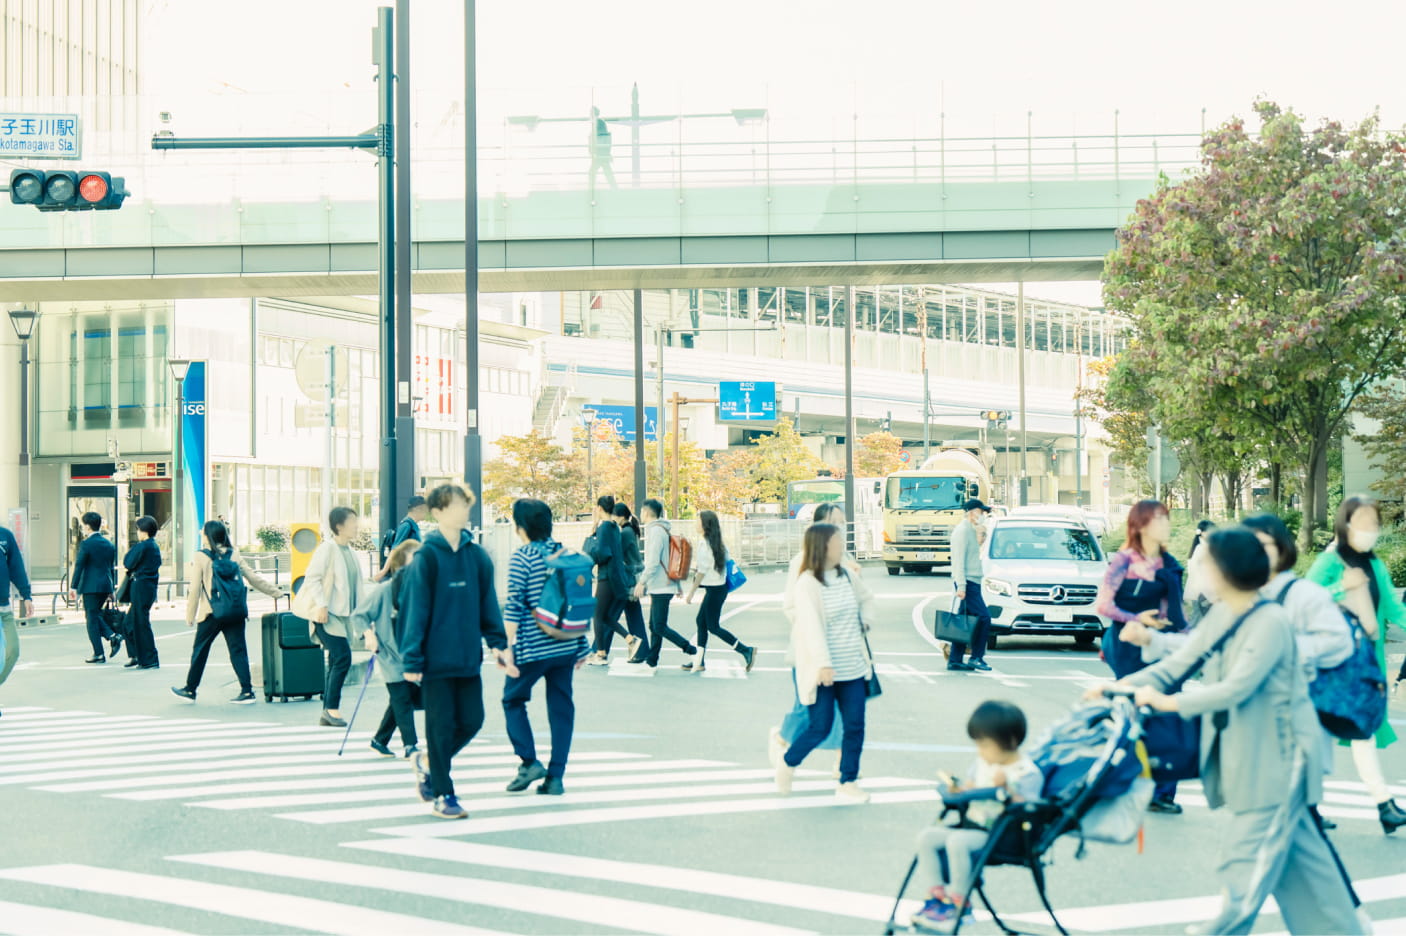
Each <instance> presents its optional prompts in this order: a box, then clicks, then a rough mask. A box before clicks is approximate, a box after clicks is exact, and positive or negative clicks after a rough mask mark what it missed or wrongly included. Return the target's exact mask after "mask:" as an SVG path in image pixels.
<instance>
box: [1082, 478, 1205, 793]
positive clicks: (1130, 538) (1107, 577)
mask: <svg viewBox="0 0 1406 936" xmlns="http://www.w3.org/2000/svg"><path fill="white" fill-rule="evenodd" d="M1171 536H1172V522H1171V516H1170V515H1169V514H1168V512H1167V506H1166V505H1165V504H1163V503H1162V502H1161V501H1155V500H1145V501H1139V502H1138V503H1137V504H1136V505H1135V506H1134V507H1133V509H1132V510H1131V511H1130V512H1129V513H1128V534H1127V538H1126V540H1125V541H1124V543H1123V548H1122V549H1120V550H1118V551H1117V552H1116V553H1114V554H1113V555H1112V556H1111V557H1109V561H1108V571H1107V572H1106V573H1105V574H1104V577H1103V587H1101V588H1100V589H1099V592H1098V603H1097V606H1096V609H1095V610H1097V611H1098V613H1099V614H1101V615H1103V616H1104V617H1106V618H1108V619H1109V620H1110V621H1112V622H1113V625H1112V626H1111V627H1109V628H1108V630H1106V631H1104V633H1103V659H1104V662H1105V663H1107V664H1108V665H1109V667H1110V668H1111V669H1112V670H1113V675H1114V676H1115V677H1116V678H1118V679H1122V678H1124V677H1125V676H1128V675H1131V674H1132V673H1136V672H1137V671H1138V670H1140V669H1142V668H1143V667H1144V666H1146V665H1147V664H1146V663H1144V662H1143V659H1142V648H1141V647H1139V646H1137V645H1136V644H1133V643H1129V642H1127V641H1123V640H1119V639H1118V638H1119V635H1120V634H1121V633H1122V631H1123V627H1124V625H1126V624H1131V623H1133V622H1137V623H1140V624H1142V625H1144V626H1146V627H1150V628H1152V629H1154V630H1159V631H1183V630H1186V628H1187V624H1186V617H1185V615H1184V614H1183V613H1182V606H1181V602H1182V567H1181V563H1179V562H1177V560H1176V558H1175V557H1174V556H1172V554H1171V553H1169V552H1167V541H1168V540H1170V539H1171ZM1176 793H1177V786H1176V783H1168V784H1159V785H1158V787H1157V791H1156V793H1155V794H1153V797H1152V805H1151V806H1150V807H1149V809H1151V810H1152V811H1153V812H1160V813H1170V814H1173V815H1175V814H1177V813H1180V812H1181V807H1180V806H1178V805H1177V803H1176Z"/></svg>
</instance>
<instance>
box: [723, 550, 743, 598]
mask: <svg viewBox="0 0 1406 936" xmlns="http://www.w3.org/2000/svg"><path fill="white" fill-rule="evenodd" d="M726 575H727V590H728V593H729V594H731V593H732V592H735V591H737V589H739V588H741V587H742V586H743V585H746V584H747V575H746V573H745V572H743V571H742V569H741V567H740V566H738V565H737V563H736V562H734V561H732V559H730V558H729V559H728V560H727V569H726Z"/></svg>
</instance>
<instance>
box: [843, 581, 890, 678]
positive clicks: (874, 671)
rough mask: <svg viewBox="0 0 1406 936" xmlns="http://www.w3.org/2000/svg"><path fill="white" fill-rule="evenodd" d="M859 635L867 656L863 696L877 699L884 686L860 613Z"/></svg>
mask: <svg viewBox="0 0 1406 936" xmlns="http://www.w3.org/2000/svg"><path fill="white" fill-rule="evenodd" d="M841 574H842V575H844V577H845V578H849V573H848V572H844V571H843V570H841ZM859 636H860V637H863V638H864V655H865V656H867V657H868V658H869V678H868V679H866V680H864V698H866V699H877V698H878V697H879V696H881V695H883V694H884V687H883V686H882V685H881V684H880V683H879V664H877V663H875V662H874V651H872V650H870V649H869V628H868V627H867V626H866V625H865V623H864V616H863V614H862V613H861V614H860V618H859Z"/></svg>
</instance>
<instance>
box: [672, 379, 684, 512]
mask: <svg viewBox="0 0 1406 936" xmlns="http://www.w3.org/2000/svg"><path fill="white" fill-rule="evenodd" d="M679 402H680V398H679V392H678V391H677V390H675V391H674V395H673V396H671V397H669V403H670V405H671V406H672V408H673V412H672V413H671V414H670V416H671V422H670V425H672V426H673V428H674V446H673V447H674V467H673V475H674V477H673V483H672V484H670V485H669V491H670V493H671V494H673V499H674V512H673V513H671V514H670V515H669V516H670V517H671V518H672V519H674V520H677V519H679V436H680V435H681V434H682V431H683V426H681V425H680V424H679Z"/></svg>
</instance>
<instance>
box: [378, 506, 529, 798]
mask: <svg viewBox="0 0 1406 936" xmlns="http://www.w3.org/2000/svg"><path fill="white" fill-rule="evenodd" d="M474 500H475V498H474V495H473V494H472V493H471V492H470V491H468V490H467V489H465V488H464V487H463V486H462V485H459V484H441V485H440V486H439V487H437V488H435V489H434V490H433V491H431V492H430V495H429V497H428V498H427V501H428V503H429V508H430V513H432V514H433V515H434V518H435V521H436V522H437V523H438V524H439V529H437V530H436V531H435V532H433V533H431V534H430V535H429V536H427V537H425V542H424V545H423V546H421V547H420V551H419V552H418V553H416V554H415V561H414V562H412V563H411V564H410V577H409V579H408V580H407V582H406V585H405V593H404V596H405V602H404V605H403V607H402V613H403V614H404V615H405V631H404V636H403V638H402V642H401V645H400V656H401V665H402V666H403V667H404V670H405V678H406V680H407V681H409V682H412V683H420V685H421V691H420V695H421V699H422V701H423V702H424V705H425V744H426V746H427V747H428V749H429V750H428V751H421V752H420V753H418V754H416V755H415V757H414V758H413V759H412V761H411V762H412V763H413V764H414V765H415V774H416V779H417V780H418V781H419V791H420V798H421V799H423V800H424V801H425V802H427V803H428V802H433V803H434V814H435V815H436V816H438V817H439V818H441V819H467V818H468V817H469V814H468V813H467V812H466V811H465V810H464V808H463V807H462V806H460V805H459V800H458V798H457V797H456V796H455V795H454V781H453V779H452V778H451V777H450V775H449V769H450V764H451V762H452V761H453V760H454V756H455V755H456V754H458V753H459V752H460V751H462V750H463V749H464V747H465V746H466V745H468V743H469V742H470V741H472V740H473V738H474V736H475V735H476V734H478V732H479V729H480V728H482V727H483V680H482V678H481V676H480V669H481V664H482V662H483V645H484V644H485V643H487V644H488V646H489V648H490V649H491V650H492V651H493V655H494V657H495V658H496V659H497V662H498V665H499V666H501V667H502V668H503V669H504V670H505V671H506V673H507V675H508V676H518V675H519V673H518V669H517V667H516V666H515V665H514V663H513V652H512V650H511V649H509V648H508V637H507V634H506V633H504V631H503V612H502V610H501V609H500V608H499V607H498V593H497V589H496V588H495V586H494V584H493V560H492V559H490V558H489V557H488V553H487V552H485V551H484V549H483V547H481V546H479V545H478V544H477V543H475V542H474V541H473V537H472V536H471V535H470V533H469V530H468V525H469V509H470V508H471V507H472V506H473V504H474Z"/></svg>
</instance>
